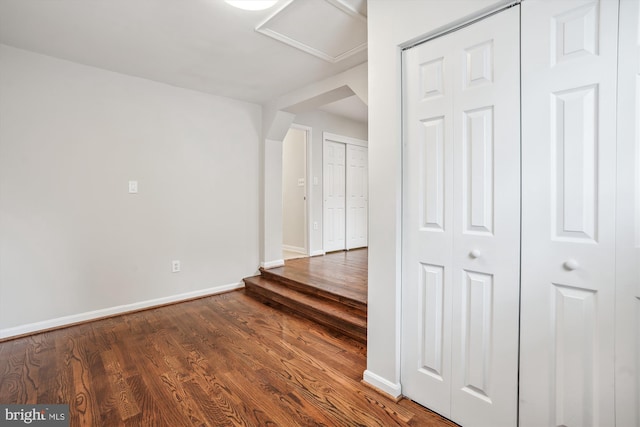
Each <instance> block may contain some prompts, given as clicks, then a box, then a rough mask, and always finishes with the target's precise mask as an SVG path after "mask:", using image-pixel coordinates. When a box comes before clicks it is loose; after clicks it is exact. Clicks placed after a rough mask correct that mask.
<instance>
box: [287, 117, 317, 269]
mask: <svg viewBox="0 0 640 427" xmlns="http://www.w3.org/2000/svg"><path fill="white" fill-rule="evenodd" d="M310 133H311V128H309V127H306V126H300V125H296V124H294V125H292V126H291V128H290V129H289V131H288V132H287V135H286V136H285V138H284V140H283V146H282V258H283V259H292V258H300V257H305V256H309V247H310V245H309V220H308V216H309V194H308V193H309V192H308V191H307V183H308V170H309V167H308V164H309V153H310V151H311V150H310V149H309V142H310V141H311V138H310Z"/></svg>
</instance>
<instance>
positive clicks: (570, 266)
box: [562, 259, 580, 271]
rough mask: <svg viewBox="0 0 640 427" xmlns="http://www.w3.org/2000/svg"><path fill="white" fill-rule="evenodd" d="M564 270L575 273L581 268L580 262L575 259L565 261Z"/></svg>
mask: <svg viewBox="0 0 640 427" xmlns="http://www.w3.org/2000/svg"><path fill="white" fill-rule="evenodd" d="M562 265H563V267H564V268H566V269H567V270H569V271H573V270H575V269H576V268H578V267H580V264H579V263H578V261H576V260H575V259H570V260H567V261H565V263H564V264H562Z"/></svg>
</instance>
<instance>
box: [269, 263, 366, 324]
mask: <svg viewBox="0 0 640 427" xmlns="http://www.w3.org/2000/svg"><path fill="white" fill-rule="evenodd" d="M261 273H262V276H263V278H266V279H270V280H272V281H274V282H281V283H285V284H287V285H291V286H292V287H294V288H296V290H298V291H300V292H304V293H307V294H313V295H320V296H322V297H325V298H329V299H332V300H334V301H337V302H339V303H343V304H347V305H350V306H351V307H354V308H357V309H360V310H361V311H363V312H365V313H366V311H367V302H366V299H365V300H364V301H363V300H362V298H361V297H359V296H358V295H357V294H356V293H352V292H349V290H348V289H346V288H345V287H344V286H341V285H340V283H338V282H337V281H336V282H335V283H329V282H328V281H327V279H326V275H325V276H324V277H323V285H322V286H321V287H319V286H318V285H316V283H314V280H313V279H314V278H313V276H312V275H310V273H305V274H300V273H298V272H295V271H289V270H285V269H284V268H283V267H278V268H273V269H269V270H264V269H261Z"/></svg>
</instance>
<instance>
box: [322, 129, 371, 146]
mask: <svg viewBox="0 0 640 427" xmlns="http://www.w3.org/2000/svg"><path fill="white" fill-rule="evenodd" d="M327 141H333V142H341V143H343V144H351V145H358V146H360V147H368V146H369V141H365V140H364V139H358V138H351V137H350V136H344V135H338V134H335V133H331V132H322V144H324V143H325V142H327Z"/></svg>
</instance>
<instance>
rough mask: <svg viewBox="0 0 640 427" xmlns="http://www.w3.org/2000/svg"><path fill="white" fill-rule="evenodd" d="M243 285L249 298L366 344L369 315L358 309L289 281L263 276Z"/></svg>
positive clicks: (245, 280)
mask: <svg viewBox="0 0 640 427" xmlns="http://www.w3.org/2000/svg"><path fill="white" fill-rule="evenodd" d="M263 274H264V272H263ZM244 283H245V292H246V293H247V295H250V296H251V297H253V298H255V299H257V300H259V301H261V302H263V303H265V304H268V305H271V306H273V307H277V308H279V309H284V310H286V311H289V312H292V313H294V314H297V315H299V316H301V317H304V318H306V319H309V320H311V321H314V322H316V323H318V324H321V325H324V326H326V327H328V328H330V329H333V330H336V331H339V332H341V333H343V334H344V335H347V336H349V337H351V338H354V339H356V340H357V341H359V342H362V343H366V341H367V315H366V312H363V311H362V310H360V309H358V308H355V307H351V306H350V305H345V304H343V303H341V302H339V301H335V300H334V299H331V298H326V297H325V296H324V295H322V294H318V293H314V292H308V289H305V290H304V291H300V290H298V287H296V286H293V287H292V286H290V284H289V283H288V282H287V283H283V282H281V281H278V280H277V279H276V280H274V279H273V278H270V277H265V276H264V275H263V276H254V277H248V278H246V279H244Z"/></svg>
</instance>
